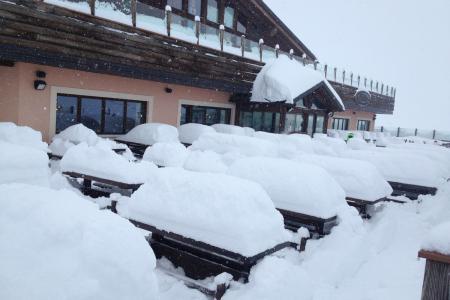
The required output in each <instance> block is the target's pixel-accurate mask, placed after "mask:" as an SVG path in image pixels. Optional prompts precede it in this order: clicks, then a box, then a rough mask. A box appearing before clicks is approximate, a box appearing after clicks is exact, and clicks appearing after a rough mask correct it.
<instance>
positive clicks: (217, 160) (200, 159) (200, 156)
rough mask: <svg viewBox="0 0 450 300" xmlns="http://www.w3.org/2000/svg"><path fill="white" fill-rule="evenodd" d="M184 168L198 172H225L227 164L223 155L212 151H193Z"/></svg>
mask: <svg viewBox="0 0 450 300" xmlns="http://www.w3.org/2000/svg"><path fill="white" fill-rule="evenodd" d="M184 168H185V169H186V170H190V171H196V172H211V173H225V172H226V171H227V168H228V167H227V166H226V165H225V163H224V162H223V160H222V156H221V155H219V154H217V153H216V152H212V151H191V152H190V153H189V156H188V158H187V160H186V162H185V164H184Z"/></svg>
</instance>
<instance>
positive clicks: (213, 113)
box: [206, 108, 220, 125]
mask: <svg viewBox="0 0 450 300" xmlns="http://www.w3.org/2000/svg"><path fill="white" fill-rule="evenodd" d="M217 123H220V111H219V109H217V108H207V109H206V125H214V124H217Z"/></svg>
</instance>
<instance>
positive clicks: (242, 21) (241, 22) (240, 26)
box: [236, 15, 247, 33]
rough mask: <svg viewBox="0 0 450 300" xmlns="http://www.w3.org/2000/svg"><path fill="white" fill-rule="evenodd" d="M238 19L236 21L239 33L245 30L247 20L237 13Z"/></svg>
mask: <svg viewBox="0 0 450 300" xmlns="http://www.w3.org/2000/svg"><path fill="white" fill-rule="evenodd" d="M238 16H239V17H238V21H237V28H236V29H237V31H239V32H240V33H246V32H247V20H246V19H245V18H244V17H243V16H242V15H238Z"/></svg>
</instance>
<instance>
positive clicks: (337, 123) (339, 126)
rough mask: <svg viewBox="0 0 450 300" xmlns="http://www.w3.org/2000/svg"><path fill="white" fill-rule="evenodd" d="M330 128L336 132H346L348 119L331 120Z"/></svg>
mask: <svg viewBox="0 0 450 300" xmlns="http://www.w3.org/2000/svg"><path fill="white" fill-rule="evenodd" d="M332 128H333V129H336V130H348V119H343V118H333V124H332Z"/></svg>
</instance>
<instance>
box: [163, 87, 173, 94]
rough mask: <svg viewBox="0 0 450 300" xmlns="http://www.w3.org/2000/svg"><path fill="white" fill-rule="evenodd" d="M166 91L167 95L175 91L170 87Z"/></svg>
mask: <svg viewBox="0 0 450 300" xmlns="http://www.w3.org/2000/svg"><path fill="white" fill-rule="evenodd" d="M165 91H166V93H167V94H172V92H173V90H172V89H171V88H170V87H166V88H165Z"/></svg>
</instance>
